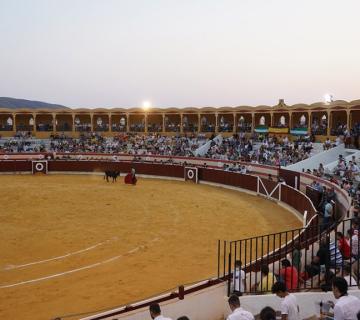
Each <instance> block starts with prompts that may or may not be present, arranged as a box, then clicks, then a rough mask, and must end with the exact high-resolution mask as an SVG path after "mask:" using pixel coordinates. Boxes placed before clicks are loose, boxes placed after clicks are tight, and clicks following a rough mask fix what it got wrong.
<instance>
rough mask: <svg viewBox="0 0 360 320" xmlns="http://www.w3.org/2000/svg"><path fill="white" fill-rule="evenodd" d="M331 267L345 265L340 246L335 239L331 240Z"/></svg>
mask: <svg viewBox="0 0 360 320" xmlns="http://www.w3.org/2000/svg"><path fill="white" fill-rule="evenodd" d="M329 254H330V267H335V268H336V267H339V266H342V265H343V258H342V255H341V252H340V250H339V247H338V246H337V245H336V242H335V241H332V240H330V243H329Z"/></svg>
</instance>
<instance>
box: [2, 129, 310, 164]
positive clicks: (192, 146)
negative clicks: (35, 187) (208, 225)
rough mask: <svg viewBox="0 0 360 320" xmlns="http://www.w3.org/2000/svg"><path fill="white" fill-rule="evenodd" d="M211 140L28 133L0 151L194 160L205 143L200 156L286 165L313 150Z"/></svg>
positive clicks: (276, 140)
mask: <svg viewBox="0 0 360 320" xmlns="http://www.w3.org/2000/svg"><path fill="white" fill-rule="evenodd" d="M213 138H214V135H213V136H212V137H211V138H206V136H205V135H204V134H198V135H195V134H190V135H175V136H165V135H161V134H155V133H150V134H146V135H145V134H118V135H116V136H114V137H104V136H103V135H101V134H100V133H95V132H89V133H82V134H81V135H80V138H78V139H75V138H70V137H68V136H66V135H64V134H56V135H53V136H52V137H51V139H49V140H38V139H34V138H32V137H31V134H30V133H23V132H19V133H17V134H16V135H15V136H14V138H13V139H7V140H3V141H2V143H1V142H0V152H7V153H11V152H57V153H61V152H62V153H87V152H94V153H110V154H114V153H116V154H117V153H121V154H131V155H134V156H145V155H161V156H169V157H174V156H181V157H194V156H196V153H195V151H196V150H197V149H198V148H199V147H201V146H202V145H204V144H205V143H209V144H210V147H209V148H208V151H207V152H206V153H205V154H203V155H201V157H204V158H209V159H219V160H231V161H240V160H241V161H247V162H252V163H258V164H267V165H276V166H279V165H282V166H286V165H289V164H292V163H295V162H298V161H301V160H304V159H307V158H309V157H310V156H311V151H312V148H313V145H312V142H311V141H310V139H309V138H297V139H296V140H295V141H290V140H289V139H288V137H287V136H285V137H276V136H274V137H269V136H268V135H264V134H255V135H254V136H252V137H251V138H246V137H245V134H244V133H240V134H234V135H233V136H231V137H228V138H223V139H222V140H221V142H220V143H219V142H216V141H215V140H212V139H213ZM229 169H230V168H229Z"/></svg>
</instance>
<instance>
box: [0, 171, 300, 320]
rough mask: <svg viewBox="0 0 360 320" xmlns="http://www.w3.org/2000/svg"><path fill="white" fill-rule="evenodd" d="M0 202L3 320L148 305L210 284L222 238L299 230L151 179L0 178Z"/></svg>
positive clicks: (241, 201)
mask: <svg viewBox="0 0 360 320" xmlns="http://www.w3.org/2000/svg"><path fill="white" fill-rule="evenodd" d="M0 199H1V207H0V208H1V209H0V224H1V231H0V243H1V250H0V318H1V319H36V320H38V319H46V320H48V319H51V318H54V317H56V316H64V315H69V314H79V313H82V312H86V311H96V310H99V309H103V308H105V309H107V308H109V307H114V306H119V305H123V304H126V303H128V302H131V301H134V300H139V299H142V298H146V297H149V296H151V295H154V294H157V293H160V292H163V291H166V290H168V289H171V288H174V287H176V286H177V285H179V284H186V283H190V282H194V281H197V280H201V279H206V278H209V277H211V276H214V275H215V274H216V273H217V240H218V239H222V240H223V239H240V238H244V237H248V236H253V235H260V234H265V233H269V232H277V231H282V230H286V229H290V228H294V227H301V222H300V221H299V220H298V219H297V218H296V217H295V216H294V215H293V214H291V213H289V212H288V211H286V210H285V209H283V208H282V207H280V206H278V205H277V204H275V203H273V202H270V201H267V200H265V199H263V198H260V197H256V196H250V195H247V194H243V193H239V192H237V191H232V190H227V189H223V188H216V187H211V186H206V185H195V184H192V183H185V182H177V181H165V180H157V179H151V180H150V179H141V178H140V180H139V183H138V185H137V186H135V187H134V186H127V185H124V184H123V178H122V177H121V179H120V182H118V183H115V184H113V183H106V182H104V180H103V179H102V177H100V176H75V175H74V176H50V175H48V176H28V175H27V176H19V175H17V176H0ZM275 215H276V218H274V217H275ZM254 221H256V223H254ZM250 225H251V227H250V228H249V226H250ZM49 277H51V278H49ZM41 278H44V279H41ZM31 280H34V281H32V282H29V281H31ZM71 318H72V319H74V318H78V316H77V317H76V316H75V317H71Z"/></svg>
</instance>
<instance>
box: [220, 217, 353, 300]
mask: <svg viewBox="0 0 360 320" xmlns="http://www.w3.org/2000/svg"><path fill="white" fill-rule="evenodd" d="M317 219H318V217H317V216H315V217H313V219H312V220H311V221H310V222H309V223H308V226H306V227H305V228H299V229H293V230H288V231H284V232H278V233H272V234H267V235H263V236H258V237H252V238H247V239H241V240H236V241H223V242H221V241H219V242H218V278H219V279H223V280H226V281H228V294H230V293H232V292H236V291H241V292H242V293H249V294H250V293H251V294H263V293H269V292H271V286H272V284H273V283H275V282H276V281H279V280H281V281H284V282H285V283H286V284H287V287H288V289H289V290H291V291H304V290H305V291H309V290H323V291H328V290H331V279H332V277H334V276H335V275H336V276H343V277H346V278H348V281H349V287H353V288H357V287H358V285H359V280H360V279H359V277H360V271H359V269H360V260H359V253H360V242H359V241H358V235H357V234H358V233H359V234H360V230H358V227H357V229H351V223H352V222H353V221H354V219H347V220H342V221H341V222H340V223H338V224H336V223H334V224H333V225H331V226H329V227H328V228H327V229H326V226H323V225H321V224H318V223H317V222H318V220H317ZM323 229H325V231H323V232H322V231H321V230H323ZM339 232H340V233H341V235H343V236H346V235H347V233H348V232H349V233H350V237H349V238H344V237H341V240H340V234H339ZM349 251H350V253H349ZM284 260H287V261H288V262H286V261H285V262H284ZM289 262H290V264H289ZM240 269H241V270H243V271H244V273H245V274H246V280H245V279H242V277H241V271H240ZM349 270H350V274H349ZM268 272H269V273H268Z"/></svg>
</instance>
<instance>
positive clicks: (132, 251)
mask: <svg viewBox="0 0 360 320" xmlns="http://www.w3.org/2000/svg"><path fill="white" fill-rule="evenodd" d="M158 240H159V238H155V239H152V240H150V241H148V243H151V242H155V241H158ZM144 247H145V245H140V246H138V247H135V248H134V249H132V250H129V251H128V252H126V253H125V254H121V255H118V256H115V257H112V258H110V259H107V260H103V261H100V262H96V263H94V264H90V265H88V266H84V267H81V268H77V269H72V270H69V271H65V272H61V273H56V274H52V275H50V276H46V277H42V278H36V279H31V280H26V281H21V282H17V283H13V284H7V285H3V286H0V289H5V288H12V287H17V286H21V285H24V284H29V283H34V282H40V281H44V280H49V279H53V278H57V277H61V276H65V275H67V274H71V273H75V272H78V271H82V270H86V269H91V268H95V267H98V266H100V265H103V264H106V263H109V262H112V261H115V260H117V259H119V258H121V257H123V256H126V255H129V254H132V253H135V252H136V251H138V250H140V249H142V248H144Z"/></svg>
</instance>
